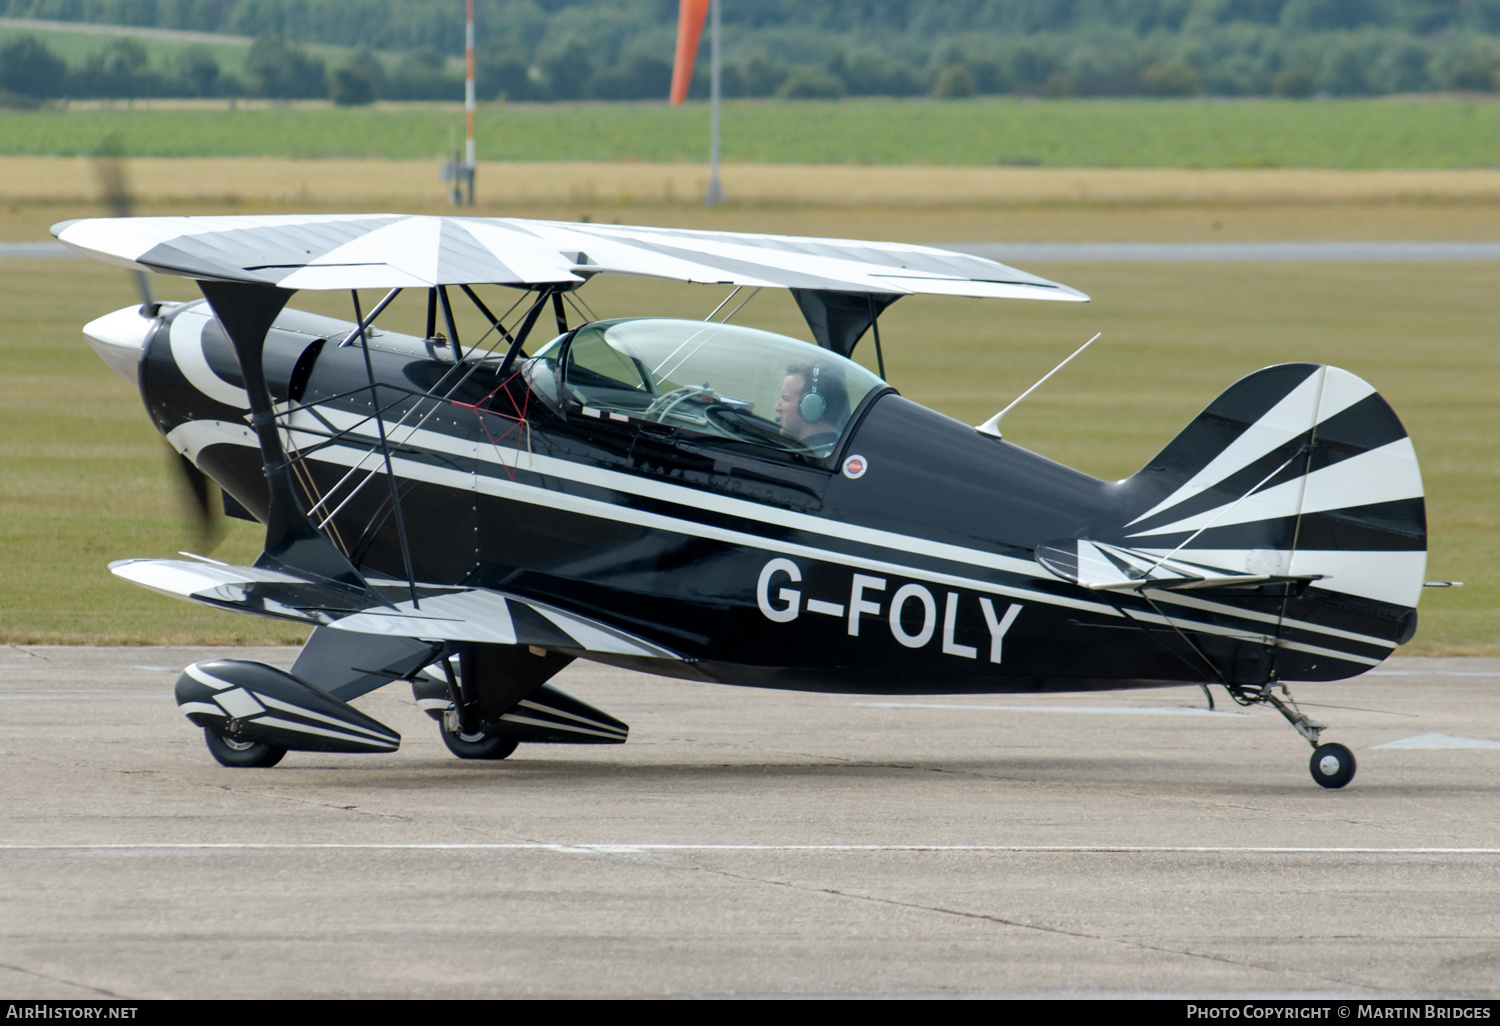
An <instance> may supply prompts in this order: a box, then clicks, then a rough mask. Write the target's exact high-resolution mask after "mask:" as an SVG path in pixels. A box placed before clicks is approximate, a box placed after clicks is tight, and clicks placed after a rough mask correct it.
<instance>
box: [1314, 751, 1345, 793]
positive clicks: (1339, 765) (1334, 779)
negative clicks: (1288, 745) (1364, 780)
mask: <svg viewBox="0 0 1500 1026" xmlns="http://www.w3.org/2000/svg"><path fill="white" fill-rule="evenodd" d="M1308 768H1309V769H1311V770H1312V778H1313V779H1314V780H1316V781H1317V782H1318V785H1319V786H1321V787H1329V788H1338V787H1343V786H1344V785H1345V784H1347V783H1349V781H1351V780H1353V779H1354V753H1353V752H1351V751H1349V749H1347V748H1345V747H1344V746H1343V745H1337V744H1328V745H1319V746H1318V747H1317V749H1316V750H1315V751H1314V752H1313V753H1312V760H1311V761H1310V762H1309V763H1308Z"/></svg>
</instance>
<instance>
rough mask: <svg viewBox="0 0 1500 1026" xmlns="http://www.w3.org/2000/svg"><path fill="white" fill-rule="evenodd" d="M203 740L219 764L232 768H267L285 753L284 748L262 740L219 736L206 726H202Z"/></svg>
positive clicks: (209, 752) (279, 759)
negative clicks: (243, 739)
mask: <svg viewBox="0 0 1500 1026" xmlns="http://www.w3.org/2000/svg"><path fill="white" fill-rule="evenodd" d="M203 741H204V743H205V744H207V745H208V754H209V755H212V756H213V757H214V758H215V759H217V760H218V762H219V765H221V766H229V767H231V768H234V769H241V768H246V767H249V768H258V769H269V768H270V767H272V766H274V765H276V764H277V763H278V762H280V761H281V757H282V756H284V755H286V749H285V748H277V747H276V746H275V745H268V744H266V743H265V742H264V741H234V740H231V739H230V738H227V737H220V736H219V735H218V734H215V733H214V732H213V731H211V730H209V729H208V728H207V727H204V728H203Z"/></svg>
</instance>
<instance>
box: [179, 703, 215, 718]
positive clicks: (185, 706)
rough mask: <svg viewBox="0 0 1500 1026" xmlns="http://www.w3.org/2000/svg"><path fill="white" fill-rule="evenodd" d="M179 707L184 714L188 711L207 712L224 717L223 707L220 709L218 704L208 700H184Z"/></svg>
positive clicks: (210, 714)
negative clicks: (210, 702) (211, 703)
mask: <svg viewBox="0 0 1500 1026" xmlns="http://www.w3.org/2000/svg"><path fill="white" fill-rule="evenodd" d="M177 708H178V709H179V710H181V712H182V714H183V715H184V716H186V715H187V714H188V713H207V714H208V715H209V716H217V717H219V718H220V719H223V718H224V710H223V709H220V708H219V707H218V706H216V705H209V704H208V703H207V702H183V703H182V704H181V705H179V706H178V707H177Z"/></svg>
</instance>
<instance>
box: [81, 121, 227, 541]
mask: <svg viewBox="0 0 1500 1026" xmlns="http://www.w3.org/2000/svg"><path fill="white" fill-rule="evenodd" d="M91 156H92V158H93V163H94V175H95V177H96V178H97V179H98V180H99V192H100V198H101V199H102V200H103V201H104V205H105V206H106V207H108V208H109V212H110V214H111V215H112V216H114V217H130V216H131V213H132V211H133V210H134V208H135V196H134V194H133V193H132V192H131V190H130V177H129V174H128V171H127V168H126V164H125V146H124V144H123V143H122V142H121V140H120V133H119V131H118V130H116V129H110V131H109V133H108V134H107V135H105V137H104V138H103V140H101V141H100V143H99V145H98V146H96V147H94V152H93V154H92V155H91ZM132 273H133V274H134V275H135V283H136V288H137V289H138V290H139V291H140V294H141V316H142V317H156V316H157V315H158V314H160V313H161V303H159V302H157V299H156V296H155V295H154V294H153V293H152V291H151V279H150V278H149V277H148V276H147V274H146V272H145V271H134V272H132ZM169 448H170V447H169ZM171 452H172V463H173V465H174V466H176V468H177V474H178V476H179V480H180V481H181V483H182V485H183V486H184V487H183V488H182V494H183V499H184V501H185V502H186V503H187V505H188V510H189V514H188V515H189V517H190V518H191V519H192V520H193V522H194V524H195V527H196V533H197V535H198V543H197V544H198V547H199V548H200V549H201V550H202V551H204V552H209V551H212V550H213V548H214V547H215V546H216V545H218V543H219V541H220V540H221V539H222V538H223V536H224V528H223V524H222V523H221V522H220V520H219V515H218V513H217V511H216V510H215V509H214V504H213V501H212V495H211V494H210V493H211V491H212V490H213V486H212V483H211V482H210V481H209V478H208V475H207V474H205V473H203V471H201V470H199V469H198V468H197V467H196V466H194V465H193V461H192V460H190V459H188V458H187V457H186V456H184V455H183V454H182V453H179V452H177V451H176V450H175V449H173V450H171Z"/></svg>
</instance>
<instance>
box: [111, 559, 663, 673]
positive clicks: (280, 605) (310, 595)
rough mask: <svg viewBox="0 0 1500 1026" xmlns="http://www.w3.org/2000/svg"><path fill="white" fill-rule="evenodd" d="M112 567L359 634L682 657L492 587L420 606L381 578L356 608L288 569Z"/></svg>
mask: <svg viewBox="0 0 1500 1026" xmlns="http://www.w3.org/2000/svg"><path fill="white" fill-rule="evenodd" d="M109 568H110V570H112V571H113V572H114V573H115V574H116V575H117V576H120V577H123V578H125V579H126V580H128V581H132V582H134V583H136V584H139V585H141V586H142V587H145V588H150V589H151V590H152V591H155V592H159V593H161V594H163V595H169V596H171V597H173V598H180V599H187V600H189V601H192V602H200V603H202V604H204V605H209V606H215V607H218V608H220V609H231V610H235V611H237V612H244V613H255V614H257V615H260V616H269V617H275V618H278V619H286V620H296V621H299V622H301V623H306V624H311V625H314V626H326V627H329V628H332V629H333V630H341V631H351V632H354V633H357V634H377V635H383V636H387V637H405V638H420V639H422V640H424V641H455V642H461V641H467V642H478V643H482V644H492V645H534V646H537V647H539V648H547V649H553V650H557V651H563V652H588V653H598V654H603V655H618V656H633V657H638V658H642V657H643V658H650V659H681V658H682V657H681V656H680V655H678V654H677V653H675V652H673V651H671V650H670V649H666V648H663V647H661V646H660V645H656V644H653V643H651V642H649V641H646V640H645V639H643V638H640V637H637V636H635V635H633V634H630V633H628V632H626V631H622V630H619V629H618V628H615V627H612V626H610V625H609V624H606V623H603V622H601V621H599V620H595V619H593V618H591V617H586V616H581V615H579V614H577V613H571V612H568V611H567V610H564V609H560V608H558V607H557V606H554V605H551V604H549V603H545V602H538V601H536V600H534V599H529V598H525V597H523V596H520V595H515V594H511V593H509V592H499V591H492V590H490V589H488V588H452V587H443V586H440V585H425V584H420V583H419V584H418V585H417V586H416V589H415V591H416V598H415V599H413V598H412V597H411V593H412V589H410V588H408V587H407V585H406V583H405V582H401V581H390V580H373V581H371V582H369V583H370V593H371V594H374V595H377V596H383V597H384V598H385V599H386V601H385V602H384V603H383V604H375V605H367V606H364V607H362V608H358V609H351V608H349V604H350V594H349V593H347V592H343V591H336V590H333V589H330V588H327V587H325V586H323V585H320V584H318V583H317V582H315V581H312V580H309V579H306V578H303V577H299V576H297V575H296V574H292V573H288V572H286V571H284V570H270V569H266V568H262V567H251V566H230V565H228V564H226V563H214V562H194V561H190V560H182V559H125V560H119V561H117V562H114V563H111V564H110V565H109Z"/></svg>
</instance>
